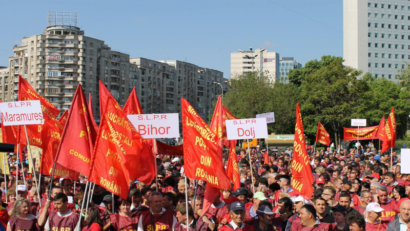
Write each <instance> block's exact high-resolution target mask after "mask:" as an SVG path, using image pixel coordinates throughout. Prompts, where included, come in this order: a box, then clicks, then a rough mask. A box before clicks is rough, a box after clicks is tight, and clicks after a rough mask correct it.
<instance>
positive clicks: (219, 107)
mask: <svg viewBox="0 0 410 231" xmlns="http://www.w3.org/2000/svg"><path fill="white" fill-rule="evenodd" d="M234 119H238V118H237V117H235V116H233V115H232V113H231V112H230V111H228V109H226V108H225V106H224V105H223V103H222V97H221V96H219V97H218V101H217V102H216V105H215V111H214V114H213V116H212V121H211V126H210V128H211V130H212V131H213V132H214V133H215V134H216V135H217V137H218V138H217V139H221V140H222V142H223V145H225V146H226V147H228V148H229V145H230V142H229V141H228V139H227V135H226V122H225V121H226V120H234Z"/></svg>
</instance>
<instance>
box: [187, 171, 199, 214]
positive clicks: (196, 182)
mask: <svg viewBox="0 0 410 231" xmlns="http://www.w3.org/2000/svg"><path fill="white" fill-rule="evenodd" d="M185 176H186V175H185ZM194 185H195V193H194V203H193V206H192V209H193V210H195V200H196V190H197V189H198V181H197V180H194Z"/></svg>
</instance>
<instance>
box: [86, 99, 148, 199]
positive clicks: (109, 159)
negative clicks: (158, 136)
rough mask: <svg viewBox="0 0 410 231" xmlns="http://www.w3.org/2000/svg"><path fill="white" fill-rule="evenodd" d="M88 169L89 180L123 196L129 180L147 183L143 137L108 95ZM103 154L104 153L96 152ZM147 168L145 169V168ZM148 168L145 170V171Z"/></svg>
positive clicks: (146, 164) (126, 193)
mask: <svg viewBox="0 0 410 231" xmlns="http://www.w3.org/2000/svg"><path fill="white" fill-rule="evenodd" d="M104 112H105V114H103V115H102V116H103V117H102V119H101V124H100V129H99V132H98V137H97V141H96V144H95V150H94V153H93V157H92V164H91V169H90V174H89V175H90V181H92V182H94V183H96V184H98V185H101V186H103V187H105V188H106V189H107V190H108V191H110V192H112V193H114V194H116V195H119V196H121V197H122V198H127V196H128V190H129V182H130V180H134V179H135V177H136V176H137V178H138V179H139V180H140V181H142V182H144V183H146V184H150V183H151V181H152V180H153V179H154V176H155V169H154V163H149V161H146V160H147V158H146V157H144V156H143V153H147V152H144V151H143V149H144V147H145V148H149V149H150V147H149V146H148V145H144V142H146V141H144V140H143V139H141V136H140V135H139V133H138V132H137V130H136V129H135V128H134V126H133V125H132V123H131V122H130V121H129V120H128V118H127V116H126V115H125V113H124V111H123V110H122V108H121V107H120V106H119V104H118V103H117V102H116V101H115V100H114V98H112V97H107V99H106V106H105V109H104ZM100 153H106V155H100ZM147 167H148V168H147ZM147 170H148V171H147Z"/></svg>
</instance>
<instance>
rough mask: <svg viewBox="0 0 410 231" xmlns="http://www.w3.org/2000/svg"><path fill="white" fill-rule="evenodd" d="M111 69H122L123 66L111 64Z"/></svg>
mask: <svg viewBox="0 0 410 231" xmlns="http://www.w3.org/2000/svg"><path fill="white" fill-rule="evenodd" d="M111 69H114V70H120V69H121V67H120V66H111Z"/></svg>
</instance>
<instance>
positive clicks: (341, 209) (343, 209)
mask: <svg viewBox="0 0 410 231" xmlns="http://www.w3.org/2000/svg"><path fill="white" fill-rule="evenodd" d="M332 210H333V211H338V212H341V213H344V214H346V213H347V210H346V208H345V207H344V206H341V205H337V206H335V207H333V208H332Z"/></svg>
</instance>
